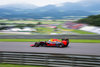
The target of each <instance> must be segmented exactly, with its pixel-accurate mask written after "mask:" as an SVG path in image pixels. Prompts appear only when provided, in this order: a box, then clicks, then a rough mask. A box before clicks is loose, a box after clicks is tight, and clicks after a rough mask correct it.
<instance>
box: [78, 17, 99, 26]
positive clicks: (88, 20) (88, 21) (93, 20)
mask: <svg viewBox="0 0 100 67" xmlns="http://www.w3.org/2000/svg"><path fill="white" fill-rule="evenodd" d="M77 22H78V23H86V24H89V25H95V26H100V15H91V16H88V17H87V18H84V19H80V20H78V21H77Z"/></svg>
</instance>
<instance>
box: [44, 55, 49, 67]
mask: <svg viewBox="0 0 100 67" xmlns="http://www.w3.org/2000/svg"><path fill="white" fill-rule="evenodd" d="M48 64H49V57H48V55H45V67H49V65H48Z"/></svg>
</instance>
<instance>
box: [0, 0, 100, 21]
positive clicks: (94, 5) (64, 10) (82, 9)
mask: <svg viewBox="0 0 100 67" xmlns="http://www.w3.org/2000/svg"><path fill="white" fill-rule="evenodd" d="M99 3H100V1H99V0H95V1H94V0H92V1H91V0H83V1H80V2H76V3H71V2H66V3H63V4H62V5H61V6H56V5H47V6H44V7H37V6H35V5H33V4H8V5H3V6H0V18H1V19H2V18H6V19H30V18H32V19H42V18H44V17H50V18H52V19H63V18H66V16H89V15H95V14H100V8H99V6H100V4H99Z"/></svg>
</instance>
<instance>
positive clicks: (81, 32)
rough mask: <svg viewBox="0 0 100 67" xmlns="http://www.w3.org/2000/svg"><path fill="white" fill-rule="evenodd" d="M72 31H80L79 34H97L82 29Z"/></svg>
mask: <svg viewBox="0 0 100 67" xmlns="http://www.w3.org/2000/svg"><path fill="white" fill-rule="evenodd" d="M72 32H76V33H79V34H96V33H92V32H87V31H82V30H73V31H72Z"/></svg>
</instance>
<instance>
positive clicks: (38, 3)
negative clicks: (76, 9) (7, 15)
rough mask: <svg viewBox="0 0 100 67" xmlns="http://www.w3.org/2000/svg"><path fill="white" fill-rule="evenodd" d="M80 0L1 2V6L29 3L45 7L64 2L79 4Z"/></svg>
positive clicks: (19, 0) (10, 0)
mask: <svg viewBox="0 0 100 67" xmlns="http://www.w3.org/2000/svg"><path fill="white" fill-rule="evenodd" d="M78 1H80V0H0V5H6V4H14V3H22V4H24V3H29V4H34V5H36V6H45V5H49V4H60V3H64V2H78Z"/></svg>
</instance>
